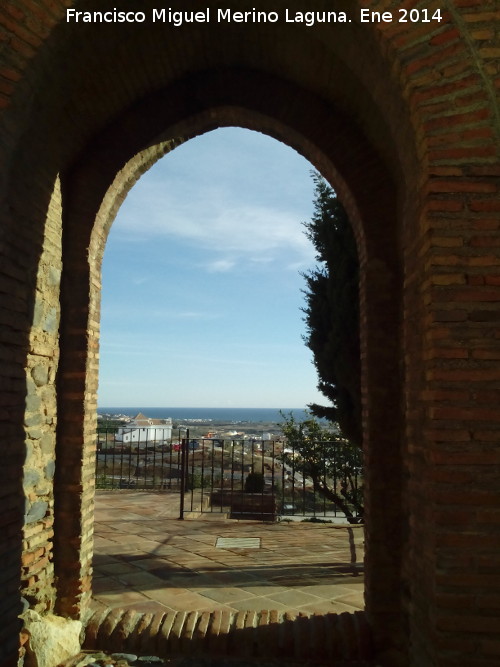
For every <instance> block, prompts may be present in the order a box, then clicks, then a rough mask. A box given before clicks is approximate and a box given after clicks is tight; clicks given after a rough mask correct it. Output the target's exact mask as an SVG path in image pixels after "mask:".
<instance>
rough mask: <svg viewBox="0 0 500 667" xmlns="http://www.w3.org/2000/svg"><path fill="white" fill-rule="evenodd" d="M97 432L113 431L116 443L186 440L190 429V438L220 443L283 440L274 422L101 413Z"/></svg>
mask: <svg viewBox="0 0 500 667" xmlns="http://www.w3.org/2000/svg"><path fill="white" fill-rule="evenodd" d="M97 420H98V425H99V428H100V430H103V428H105V427H106V428H108V429H110V428H113V429H116V431H115V440H116V441H120V440H122V441H123V442H134V441H139V440H144V439H145V438H147V439H148V440H149V441H159V440H171V439H174V440H175V439H176V438H182V437H185V432H186V431H187V430H189V437H190V438H200V439H221V440H228V439H229V440H233V439H237V440H253V441H259V440H263V441H271V440H273V441H278V440H281V439H282V438H283V434H282V432H281V429H280V428H279V426H278V425H277V424H276V423H274V422H267V423H266V422H259V423H258V424H256V423H254V422H244V421H240V422H234V421H231V422H224V421H216V420H214V419H200V418H194V419H183V420H182V421H181V420H174V419H172V418H167V419H155V418H152V417H148V416H147V415H144V414H142V413H138V414H136V415H134V416H130V415H126V414H111V413H104V412H100V413H98V415H97Z"/></svg>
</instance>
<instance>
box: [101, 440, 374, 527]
mask: <svg viewBox="0 0 500 667" xmlns="http://www.w3.org/2000/svg"><path fill="white" fill-rule="evenodd" d="M133 431H134V429H126V428H121V429H120V430H119V431H117V430H116V429H106V428H100V429H99V432H98V447H97V461H96V486H97V488H106V489H136V490H164V491H171V492H176V493H179V496H180V498H179V502H180V517H181V518H182V517H183V516H184V513H185V512H193V511H198V512H219V513H221V514H226V515H228V516H232V517H234V518H261V519H269V520H274V519H276V518H280V519H281V520H283V519H286V518H290V519H293V518H295V517H302V518H304V517H308V518H310V519H311V520H314V519H315V518H318V519H319V518H322V519H327V520H328V519H333V518H335V517H340V518H343V517H347V518H348V519H349V520H351V521H357V520H361V517H362V455H361V452H360V450H358V449H356V448H352V447H347V446H346V445H345V443H343V442H341V441H329V442H318V443H314V445H315V448H313V449H314V451H315V456H314V460H312V459H311V460H306V459H304V457H303V455H302V453H301V451H300V448H298V449H297V450H294V449H293V448H292V447H290V446H289V445H288V444H287V443H286V441H284V440H256V439H252V440H251V439H241V440H238V439H236V440H228V439H220V438H191V437H190V435H189V430H182V431H177V432H176V433H175V436H174V437H171V433H170V430H167V429H161V428H155V429H149V431H148V432H147V434H146V435H144V434H142V437H140V436H139V434H138V433H137V432H136V433H133ZM167 433H168V435H169V437H164V436H165V435H166V434H167ZM322 455H323V458H321V456H322ZM322 488H325V489H327V491H328V492H329V493H325V492H322V490H321V489H322ZM335 500H337V501H338V502H335Z"/></svg>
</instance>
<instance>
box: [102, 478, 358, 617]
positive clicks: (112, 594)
mask: <svg viewBox="0 0 500 667" xmlns="http://www.w3.org/2000/svg"><path fill="white" fill-rule="evenodd" d="M178 502H179V501H178V496H177V495H170V494H161V493H148V492H140V491H114V492H110V491H97V493H96V508H95V548H94V582H93V598H94V600H95V602H96V603H97V604H98V605H99V603H101V604H103V605H105V606H106V607H111V608H115V607H119V608H120V609H135V610H137V611H143V612H146V611H148V612H157V611H216V610H224V611H241V610H245V611H260V610H262V609H274V610H278V611H280V610H281V611H293V612H295V613H298V612H306V613H308V614H313V613H316V614H317V613H320V614H323V613H327V612H336V613H340V612H344V611H347V612H353V611H359V610H360V609H363V608H364V602H363V588H364V585H363V528H362V526H348V525H337V524H322V523H318V524H316V523H300V522H290V523H289V522H280V523H263V522H257V521H235V520H229V519H225V518H223V515H220V514H204V515H202V517H201V518H197V519H185V520H184V521H179V520H178V519H177V518H176V517H177V516H178ZM220 538H231V539H234V538H237V540H238V541H237V542H236V546H234V543H233V545H232V544H231V541H229V542H228V541H227V539H226V540H224V539H220ZM217 542H219V545H217Z"/></svg>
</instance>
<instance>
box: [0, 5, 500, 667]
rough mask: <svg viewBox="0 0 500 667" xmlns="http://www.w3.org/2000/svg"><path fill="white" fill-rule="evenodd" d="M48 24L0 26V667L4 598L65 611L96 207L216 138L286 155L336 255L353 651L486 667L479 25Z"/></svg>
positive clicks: (83, 586) (493, 552) (73, 599)
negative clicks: (313, 173)
mask: <svg viewBox="0 0 500 667" xmlns="http://www.w3.org/2000/svg"><path fill="white" fill-rule="evenodd" d="M70 4H71V2H70V1H69V0H68V1H67V2H59V1H58V0H45V1H42V0H7V1H6V2H5V3H3V5H2V7H1V8H0V40H1V43H2V44H3V45H4V48H3V51H2V52H1V55H0V110H2V111H1V115H0V159H1V160H2V164H3V165H5V166H6V169H5V170H4V173H3V175H2V179H1V180H0V198H1V201H2V203H1V206H0V216H1V223H0V252H1V254H2V262H1V263H0V313H1V315H0V316H1V317H2V321H1V325H2V326H1V330H0V331H1V334H0V335H1V337H2V338H1V340H2V347H1V350H0V354H1V355H2V356H1V359H2V365H1V367H0V382H1V384H0V395H1V398H2V401H1V408H0V421H1V422H2V429H1V433H2V436H1V437H2V439H3V451H4V452H5V455H4V462H5V473H6V480H8V481H6V483H5V484H2V487H1V493H2V510H3V511H2V526H3V528H4V534H5V535H6V537H7V539H6V541H5V547H4V552H3V553H4V556H5V561H4V562H5V563H6V566H5V567H4V568H2V570H1V573H0V583H1V584H2V588H3V590H6V591H7V592H8V595H6V596H4V599H3V600H2V602H1V603H0V605H1V607H0V608H1V609H2V617H3V618H5V622H4V623H3V624H2V627H1V628H0V646H2V648H1V649H0V664H1V663H2V660H4V661H6V660H8V659H9V656H11V655H13V651H15V648H16V644H17V641H15V639H13V638H14V637H15V635H16V631H17V629H18V627H19V623H18V620H17V614H18V613H19V611H20V608H21V600H20V598H19V594H18V593H17V591H18V590H19V586H21V590H22V593H23V596H24V597H25V598H26V600H27V602H28V603H30V604H31V605H32V606H33V607H35V608H37V610H40V611H43V610H49V609H52V608H53V607H54V605H55V609H56V610H57V611H58V612H59V613H62V614H68V615H71V616H78V615H79V614H80V613H81V612H82V610H83V609H84V608H85V605H86V604H87V601H88V598H89V591H90V585H91V580H90V576H91V570H90V558H91V554H92V537H91V535H92V511H93V456H94V442H93V438H92V432H93V429H94V426H95V416H94V412H95V406H96V380H97V363H98V356H97V354H98V321H99V290H100V275H99V272H100V260H101V256H102V250H103V243H104V241H105V238H106V234H107V230H108V228H109V225H110V224H111V221H112V218H113V216H114V213H115V212H116V208H117V206H118V205H119V203H120V202H121V200H122V198H123V196H124V194H125V193H126V191H127V189H128V188H129V187H131V185H132V184H133V182H134V179H135V178H136V177H137V176H138V175H140V173H142V171H143V170H144V169H145V168H147V167H148V166H149V164H151V163H152V162H153V161H154V160H155V159H157V157H158V156H159V155H161V154H163V152H165V151H167V150H169V149H170V148H171V147H172V146H173V145H174V144H175V142H177V141H182V140H185V139H188V138H189V137H191V136H193V135H194V134H196V133H199V132H202V131H206V130H208V129H212V128H214V127H217V126H220V125H225V124H236V125H242V126H245V127H250V128H253V129H257V130H260V131H264V132H267V133H268V134H270V135H271V136H274V137H276V138H278V139H280V140H283V141H285V142H287V143H289V144H290V145H291V146H293V147H294V148H296V149H298V150H299V151H301V152H302V153H303V154H304V155H305V156H306V157H308V158H309V159H310V160H311V162H312V163H313V164H314V165H315V166H316V167H317V168H319V169H320V170H321V171H322V172H323V173H324V175H325V176H326V177H327V178H328V179H329V180H330V181H331V182H332V183H333V184H334V186H335V187H336V188H337V190H338V192H339V194H340V196H341V197H342V199H343V201H344V202H345V204H346V206H347V208H348V210H349V213H350V216H351V219H352V221H353V225H354V228H355V232H356V235H357V238H358V242H359V249H360V256H361V260H362V285H361V292H362V347H363V349H362V356H363V406H364V429H365V449H366V456H367V562H366V583H367V600H366V601H367V611H368V614H369V617H370V622H371V624H372V627H373V629H374V632H375V638H376V642H377V646H378V647H379V650H380V651H381V654H384V656H385V657H384V660H385V661H386V662H387V664H389V663H391V661H392V663H393V664H398V663H399V662H401V661H402V662H403V663H404V661H405V660H406V659H407V660H408V662H409V664H411V665H414V666H415V667H417V666H418V667H420V666H421V665H436V666H437V665H450V666H451V665H457V666H458V665H464V664H467V665H468V666H469V665H471V666H474V665H486V664H488V665H491V664H495V663H494V661H498V660H500V640H499V639H498V631H497V628H498V623H499V622H500V621H499V618H498V617H499V616H500V614H499V609H498V596H495V595H494V590H495V586H496V585H497V583H498V581H497V579H498V565H499V563H498V556H497V554H498V552H499V549H498V546H499V544H498V526H499V524H500V513H499V511H498V467H497V466H496V465H495V464H497V463H498V462H499V459H500V454H499V450H498V436H497V434H498V432H499V417H498V409H497V403H498V401H497V397H498V395H499V392H500V368H499V364H498V360H499V358H500V353H499V352H498V345H497V341H498V338H499V336H500V333H499V332H500V329H499V327H498V322H499V321H500V315H498V299H499V296H500V292H499V289H500V277H499V276H500V268H499V267H500V252H499V249H500V242H499V241H498V234H499V230H498V226H499V224H500V223H499V219H500V216H499V212H500V204H499V202H500V197H499V187H500V186H499V182H500V166H499V163H500V161H499V145H500V142H499V138H500V112H499V109H498V88H499V87H500V72H499V66H498V63H499V55H500V40H499V35H498V26H499V23H500V10H499V8H498V2H497V1H496V0H481V1H479V0H446V2H444V1H443V3H442V6H441V9H442V10H443V18H444V20H443V22H442V23H440V24H437V23H435V22H431V23H406V24H402V23H387V24H386V23H381V24H378V25H375V24H373V25H372V24H365V25H363V26H359V25H357V23H356V22H354V23H352V24H347V25H346V24H339V25H334V26H323V25H317V26H316V27H315V28H314V29H311V28H306V27H304V26H290V25H288V26H287V25H276V26H247V27H246V28H245V30H242V29H241V26H236V27H235V26H227V25H226V26H224V27H221V26H217V25H216V24H213V25H210V26H206V25H205V26H191V27H189V28H186V29H183V30H172V29H168V28H167V27H165V26H161V25H157V26H155V27H153V26H148V28H147V29H146V30H145V29H144V28H138V27H137V26H135V27H130V26H123V25H122V26H117V27H115V28H113V27H111V26H105V28H100V27H99V26H95V25H94V26H90V27H89V26H81V27H78V28H75V27H74V26H67V25H66V24H65V23H64V21H62V20H61V17H62V16H63V13H64V7H65V5H70ZM86 4H87V1H86V0H84V1H82V2H81V3H80V5H81V6H80V5H79V9H82V8H83V6H84V5H86ZM108 4H109V5H110V6H113V3H111V2H108V0H102V1H101V2H100V6H99V8H101V7H104V6H106V5H108ZM153 4H154V3H153V2H152V0H145V1H144V2H143V3H142V5H141V8H142V6H150V5H153ZM260 4H262V3H259V2H257V3H256V5H257V6H258V7H260ZM276 4H277V6H279V8H281V9H284V3H283V2H281V0H276ZM310 4H315V3H310ZM318 4H320V3H318ZM357 5H358V3H353V6H357ZM359 5H360V6H364V7H369V8H373V9H377V10H378V11H381V10H392V11H396V10H398V9H399V8H401V7H406V8H420V9H422V8H424V7H426V8H430V9H432V10H434V9H437V8H439V7H440V5H439V3H437V2H432V3H428V2H416V1H405V2H400V1H398V2H395V1H392V0H372V1H371V2H370V1H368V0H360V2H359ZM287 6H288V7H289V8H290V9H292V10H293V9H295V8H296V9H303V7H301V6H300V3H298V2H296V1H295V0H291V1H290V2H289V3H288V5H287ZM320 9H322V7H321V8H320ZM171 140H175V141H174V144H172V143H168V142H169V141H171ZM162 142H167V143H166V144H164V143H162ZM141 151H144V152H142V153H141ZM135 156H137V157H135ZM120 170H121V171H120ZM58 177H59V178H60V181H61V188H62V190H61V195H60V197H61V203H60V202H59V194H57V189H56V190H54V184H56V183H57V182H58V181H57V179H58ZM54 192H56V195H54ZM58 225H59V228H58ZM61 225H62V235H60V234H59V233H58V231H57V230H58V229H60V226H61ZM59 238H60V240H61V244H60V245H59V244H58V239H59ZM87 248H89V251H87ZM61 253H62V267H63V272H62V278H61V281H62V282H61V286H60V289H61V292H60V293H59V282H58V279H57V276H56V275H55V273H54V272H50V271H49V270H48V267H49V266H51V265H53V266H54V267H55V268H56V269H57V267H58V266H60V264H59V263H60V261H61ZM56 273H57V270H56ZM59 316H60V317H61V326H60V330H59V332H58V331H57V325H58V322H59ZM58 333H59V337H60V338H58ZM59 354H60V359H59ZM57 369H58V376H57V380H56V370H57ZM56 429H57V442H56ZM54 465H55V483H53V477H52V476H53V473H54V470H53V468H54ZM63 473H64V474H63ZM24 515H26V518H27V523H25V521H24V519H23V516H24ZM54 518H55V526H53V525H52V523H53V520H54ZM54 532H55V535H54ZM23 540H24V542H23ZM54 572H55V574H56V575H58V578H57V581H58V583H57V590H56V588H55V585H56V584H55V579H54ZM2 651H3V653H2ZM6 664H7V663H6Z"/></svg>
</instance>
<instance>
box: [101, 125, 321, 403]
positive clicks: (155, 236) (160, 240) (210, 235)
mask: <svg viewBox="0 0 500 667" xmlns="http://www.w3.org/2000/svg"><path fill="white" fill-rule="evenodd" d="M310 172H311V165H310V164H309V163H308V162H307V161H306V160H305V159H304V158H303V157H301V156H300V155H299V154H298V153H296V152H295V151H294V150H292V149H291V148H289V147H287V146H285V145H284V144H281V143H279V142H277V141H276V140H274V139H270V138H269V137H267V136H265V135H262V134H259V133H256V132H250V131H249V130H243V129H239V128H225V129H219V130H216V131H214V132H210V133H207V134H204V135H202V136H201V137H197V138H195V139H193V140H191V141H189V142H187V143H186V144H183V145H182V146H179V147H178V148H176V149H175V150H174V151H173V152H171V153H170V154H168V155H167V156H166V157H164V158H163V159H162V160H160V161H159V162H157V163H156V165H155V166H154V167H152V169H150V170H149V172H148V173H147V174H145V175H144V176H143V177H142V178H141V179H140V181H139V182H138V183H137V184H136V185H135V186H134V187H133V188H132V190H131V192H130V193H129V195H128V197H127V199H126V200H125V202H124V203H123V205H122V207H121V209H120V211H119V213H118V216H117V218H116V220H115V222H114V223H113V227H112V229H111V232H110V235H109V239H108V243H107V246H106V251H105V255H104V263H103V289H102V310H101V361H100V379H99V406H101V407H112V406H121V407H128V406H137V405H140V406H151V407H272V408H302V407H305V405H306V404H307V403H309V402H312V401H318V400H319V401H322V398H321V395H320V394H319V393H318V392H317V390H316V373H315V369H314V366H313V364H312V355H311V353H310V351H309V350H308V349H307V348H306V346H305V345H304V343H303V340H302V335H303V334H304V333H305V325H304V322H303V320H302V317H303V314H302V312H301V310H300V308H301V306H303V304H304V296H303V294H302V292H301V289H302V288H303V287H304V279H303V278H302V277H301V275H300V272H301V271H305V270H307V269H308V268H311V267H312V266H314V248H313V247H312V245H311V243H310V242H309V241H308V240H307V238H306V237H305V235H304V231H303V227H302V222H304V221H307V220H309V219H310V218H311V215H312V210H313V197H314V192H313V190H314V186H313V182H312V178H311V175H310Z"/></svg>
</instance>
